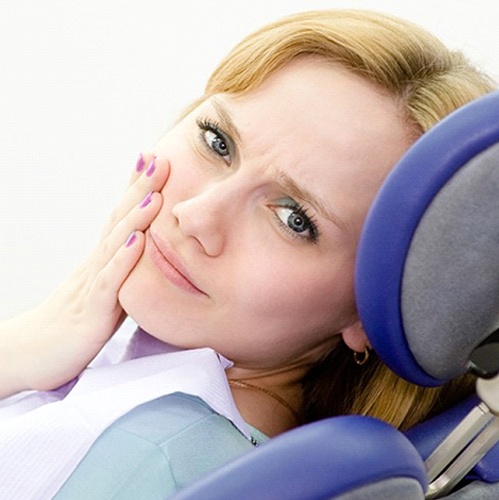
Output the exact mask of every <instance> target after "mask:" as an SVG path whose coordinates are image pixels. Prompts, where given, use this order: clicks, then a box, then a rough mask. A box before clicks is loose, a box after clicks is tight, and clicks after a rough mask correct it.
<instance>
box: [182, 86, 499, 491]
mask: <svg viewBox="0 0 499 500" xmlns="http://www.w3.org/2000/svg"><path fill="white" fill-rule="evenodd" d="M356 266H357V267H356V293H357V302H358V308H359V313H360V316H361V319H362V322H363V325H364V328H365V330H366V332H367V334H368V337H369V340H370V342H371V344H372V346H373V348H374V350H375V351H376V353H377V354H378V356H379V357H380V358H381V359H382V360H383V361H384V362H385V363H386V364H387V365H388V366H389V367H390V368H391V369H392V370H393V371H395V372H396V373H397V374H398V375H400V376H401V377H403V378H405V379H406V380H408V381H410V382H413V383H416V384H419V385H422V386H429V387H432V386H438V385H440V384H442V383H444V382H445V381H448V380H450V379H452V378H454V377H456V376H458V375H460V374H463V373H465V372H467V371H472V372H473V373H475V374H476V375H478V377H479V378H478V382H477V390H476V395H474V396H473V397H472V398H470V399H468V400H466V401H464V402H462V403H460V404H459V405H457V406H456V407H454V408H451V409H450V410H448V411H446V412H445V413H443V414H440V415H438V416H437V417H434V418H433V419H431V420H428V421H426V422H424V423H422V424H420V425H418V426H416V427H415V428H413V429H410V430H409V431H408V432H406V433H405V434H402V433H401V432H399V431H397V430H396V429H394V428H393V427H391V426H389V425H388V424H386V423H384V422H381V421H379V420H376V419H373V418H370V417H361V416H343V417H335V418H329V419H325V420H322V421H319V422H315V423H311V424H307V425H305V426H302V427H300V428H297V429H294V430H292V431H289V432H287V433H285V434H282V435H280V436H278V437H276V438H274V439H272V440H270V441H269V442H268V443H266V444H264V445H263V446H261V447H259V448H257V449H256V450H254V451H252V452H250V453H248V454H246V455H244V456H242V457H241V458H239V459H236V460H235V461H233V462H231V463H229V464H228V465H226V466H225V467H222V468H220V469H219V470H217V471H216V472H214V473H213V474H211V475H209V476H208V477H206V478H204V479H202V480H201V481H199V482H197V483H196V484H193V485H191V486H189V487H187V488H186V489H184V490H182V491H181V492H179V494H177V496H176V497H175V498H176V499H177V500H194V499H196V500H198V499H201V498H202V499H204V500H206V499H216V500H224V499H226V500H229V499H230V500H240V499H255V500H256V499H258V500H262V499H272V500H273V499H278V500H292V499H296V500H306V499H330V498H334V499H341V500H357V499H369V500H371V499H383V500H385V499H410V500H412V499H423V498H429V499H433V498H441V497H445V498H452V499H453V500H454V499H456V500H457V499H459V500H461V499H480V500H484V499H499V445H496V443H497V442H498V441H499V417H498V416H499V376H498V373H499V92H493V93H491V94H489V95H487V96H485V97H482V98H480V99H478V100H476V101H474V102H473V103H470V104H468V105H466V106H464V107H462V108H461V109H459V110H457V111H456V112H454V113H453V114H452V115H450V116H449V117H448V118H446V119H445V120H444V121H442V122H441V123H439V124H438V125H437V126H435V127H434V128H433V129H432V130H431V131H430V132H428V133H427V134H425V135H424V136H423V137H422V138H421V139H420V140H419V141H417V142H416V144H414V146H413V147H412V148H411V149H410V150H409V151H408V152H407V154H406V155H404V157H403V158H402V160H401V161H400V162H399V164H398V165H397V166H396V167H395V169H394V170H393V171H392V173H391V174H390V176H389V177H388V178H387V180H386V182H385V183H384V185H383V186H382V189H381V190H380V192H379V194H378V196H377V198H376V200H375V201H374V204H373V206H372V208H371V210H370V212H369V215H368V218H367V220H366V224H365V227H364V230H363V233H362V237H361V241H360V246H359V251H358V259H357V264H356Z"/></svg>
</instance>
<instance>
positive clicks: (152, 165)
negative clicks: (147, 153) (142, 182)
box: [146, 158, 156, 177]
mask: <svg viewBox="0 0 499 500" xmlns="http://www.w3.org/2000/svg"><path fill="white" fill-rule="evenodd" d="M154 160H155V158H153V159H152V160H151V161H150V162H149V165H147V170H146V175H147V177H151V175H152V174H154V171H155V170H156V165H155V163H154Z"/></svg>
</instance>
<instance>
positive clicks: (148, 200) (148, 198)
mask: <svg viewBox="0 0 499 500" xmlns="http://www.w3.org/2000/svg"><path fill="white" fill-rule="evenodd" d="M152 195H153V191H151V192H150V193H147V195H146V197H145V198H144V199H143V200H142V201H141V202H140V205H139V208H145V207H147V205H149V203H151V198H152Z"/></svg>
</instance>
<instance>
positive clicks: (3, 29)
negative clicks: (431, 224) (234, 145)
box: [0, 0, 499, 318]
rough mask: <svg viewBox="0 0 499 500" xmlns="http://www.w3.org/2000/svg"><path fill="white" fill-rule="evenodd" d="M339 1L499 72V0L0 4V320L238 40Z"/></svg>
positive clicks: (88, 228) (101, 213)
mask: <svg viewBox="0 0 499 500" xmlns="http://www.w3.org/2000/svg"><path fill="white" fill-rule="evenodd" d="M336 7H347V8H368V9H374V10H381V11H385V12H388V13H392V14H395V15H399V16H402V17H405V18H408V19H410V20H412V21H415V22H417V23H419V24H420V25H422V26H424V27H426V28H427V29H429V30H430V31H432V32H433V33H435V34H437V35H438V36H439V37H440V38H441V39H442V40H443V41H444V42H445V43H446V44H447V45H448V46H450V47H452V48H458V49H462V50H464V51H465V53H466V54H467V55H468V56H469V58H470V59H471V60H472V61H473V62H474V63H475V64H477V65H478V66H479V67H481V68H482V69H484V70H485V71H487V72H489V73H490V74H492V76H494V77H495V78H496V79H499V54H498V46H499V43H498V42H499V34H498V32H497V30H498V26H499V2H497V0H473V1H470V0H415V1H413V0H406V1H402V0H364V1H362V0H349V1H339V0H337V1H335V0H328V1H326V0H307V1H305V0H302V1H298V0H252V1H246V0H237V1H235V0H211V1H205V0H183V1H181V2H174V1H169V0H162V1H160V0H78V1H75V0H42V1H37V0H30V1H27V0H1V2H0V166H1V182H0V318H5V317H8V316H10V315H13V314H15V313H17V312H19V311H22V310H24V309H26V308H29V307H31V306H33V305H35V304H37V303H38V302H39V301H40V300H42V299H43V298H44V297H45V296H46V295H47V294H48V293H49V292H50V291H51V290H53V289H54V287H55V286H56V285H57V283H59V282H60V281H61V280H62V279H63V278H64V277H66V276H67V275H68V273H69V272H70V271H71V269H73V268H74V267H75V266H76V265H77V264H78V263H79V262H80V261H81V260H82V258H83V257H84V256H85V255H86V254H87V253H88V252H89V251H90V249H91V248H93V245H94V244H95V241H96V239H97V236H98V234H99V232H100V228H101V226H102V224H103V222H104V221H105V219H106V216H107V214H108V212H109V211H110V210H111V208H112V207H113V206H114V204H115V203H116V201H117V200H118V199H119V196H120V193H121V192H122V191H123V189H124V187H125V185H126V181H127V179H128V176H129V172H130V171H131V169H132V168H133V166H134V163H135V159H136V157H137V155H138V153H139V151H141V150H147V149H149V148H151V147H152V145H153V144H154V143H155V141H156V139H157V138H158V137H159V136H160V135H161V134H162V133H163V132H164V131H165V130H167V129H168V127H169V126H170V124H171V122H172V120H174V118H175V116H176V114H177V113H178V111H179V110H180V109H182V108H183V106H184V105H185V104H187V103H188V102H189V101H191V100H192V99H194V98H195V97H197V96H198V95H199V94H200V93H201V91H202V88H203V85H204V83H205V80H206V78H207V76H208V75H209V73H210V72H211V70H212V69H213V68H214V67H215V65H216V64H217V63H218V61H219V60H220V59H221V58H222V57H223V56H224V55H225V54H226V53H227V52H228V50H230V48H231V47H232V46H233V45H234V44H235V43H237V42H238V41H239V40H240V39H241V38H242V37H243V36H245V35H246V34H247V33H249V32H250V31H252V30H254V29H256V28H258V27H260V26H261V25H263V24H264V23H267V22H269V21H272V20H274V19H276V18H278V17H281V16H283V15H286V14H289V13H292V12H297V11H303V10H309V9H315V8H336Z"/></svg>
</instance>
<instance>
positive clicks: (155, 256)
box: [146, 229, 206, 295]
mask: <svg viewBox="0 0 499 500" xmlns="http://www.w3.org/2000/svg"><path fill="white" fill-rule="evenodd" d="M146 248H147V251H148V253H149V256H150V258H151V260H152V261H153V263H154V264H155V266H156V267H157V268H158V270H159V272H160V273H161V274H162V275H163V276H164V277H165V278H166V279H167V280H168V281H169V282H170V283H172V284H173V285H175V286H177V287H178V288H180V289H182V290H184V291H186V292H189V293H193V294H197V295H200V294H202V295H206V293H204V292H203V291H202V290H201V289H199V288H198V287H197V286H196V285H195V284H194V283H193V281H192V279H191V278H190V277H189V275H188V273H187V270H186V269H185V266H184V264H183V263H182V261H181V260H180V257H179V256H177V255H176V254H175V252H174V251H173V250H172V249H170V248H168V246H167V245H166V243H165V242H164V241H163V240H161V238H160V237H158V236H157V235H153V234H152V233H151V230H150V229H149V230H147V231H146Z"/></svg>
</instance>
